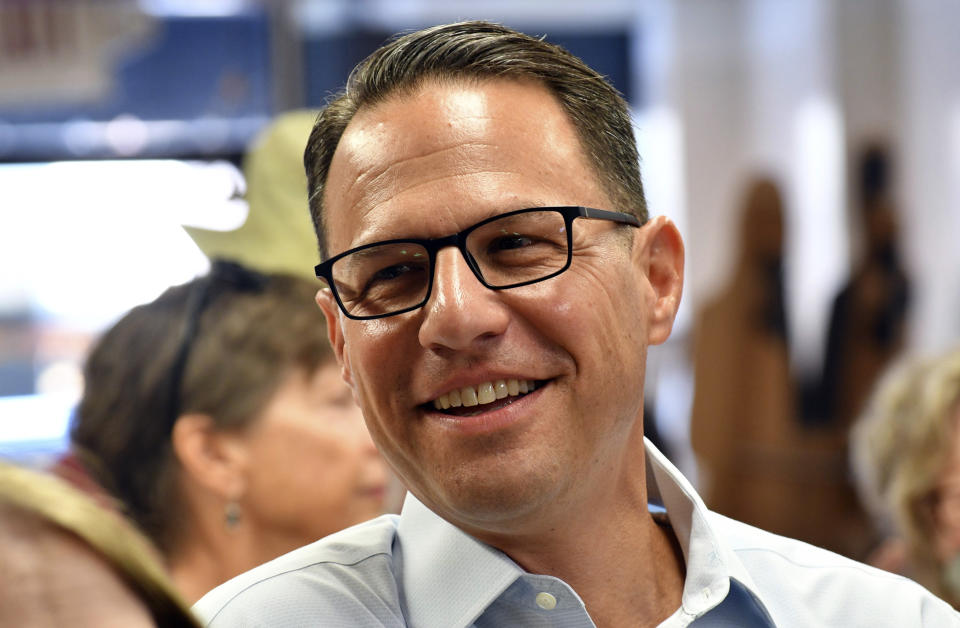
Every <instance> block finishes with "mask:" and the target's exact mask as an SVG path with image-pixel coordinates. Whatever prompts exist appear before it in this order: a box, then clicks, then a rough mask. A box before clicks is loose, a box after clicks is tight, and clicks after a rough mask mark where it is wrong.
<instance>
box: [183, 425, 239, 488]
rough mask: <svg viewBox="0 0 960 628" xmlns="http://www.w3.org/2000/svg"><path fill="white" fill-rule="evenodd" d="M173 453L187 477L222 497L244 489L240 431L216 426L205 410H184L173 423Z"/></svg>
mask: <svg viewBox="0 0 960 628" xmlns="http://www.w3.org/2000/svg"><path fill="white" fill-rule="evenodd" d="M171 442H172V444H173V451H174V454H175V455H176V456H177V459H178V460H179V461H180V465H181V466H182V467H183V469H184V471H185V472H186V473H187V475H188V476H189V477H190V479H191V480H192V481H193V482H194V483H196V484H199V485H200V486H202V487H204V488H205V489H206V490H208V491H210V492H211V493H214V494H216V495H219V496H220V497H222V498H223V499H226V500H237V499H239V498H240V497H241V496H242V495H243V493H244V492H245V491H246V472H247V466H248V455H247V449H246V445H245V444H244V440H243V437H242V434H240V433H236V432H233V431H222V430H217V429H216V425H215V424H214V422H213V419H212V418H211V417H210V416H208V415H206V414H199V413H192V414H184V415H182V416H181V417H180V418H179V419H177V422H176V423H174V425H173V433H172V434H171Z"/></svg>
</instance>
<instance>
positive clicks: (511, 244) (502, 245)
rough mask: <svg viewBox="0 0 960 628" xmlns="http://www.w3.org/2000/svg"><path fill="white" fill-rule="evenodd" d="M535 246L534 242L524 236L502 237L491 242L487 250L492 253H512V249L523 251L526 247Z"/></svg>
mask: <svg viewBox="0 0 960 628" xmlns="http://www.w3.org/2000/svg"><path fill="white" fill-rule="evenodd" d="M531 244H533V240H532V239H531V238H528V237H527V236H523V235H519V234H517V235H510V236H502V237H499V238H496V239H494V240H492V241H491V242H490V244H489V245H488V246H487V250H488V251H490V252H491V253H496V252H497V251H510V250H512V249H522V248H524V247H527V246H530V245H531Z"/></svg>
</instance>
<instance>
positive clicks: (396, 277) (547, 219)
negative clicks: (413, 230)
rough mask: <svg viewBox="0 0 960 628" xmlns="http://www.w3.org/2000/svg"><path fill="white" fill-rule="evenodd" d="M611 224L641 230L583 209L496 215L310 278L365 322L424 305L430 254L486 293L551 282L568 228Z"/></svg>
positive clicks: (626, 220)
mask: <svg viewBox="0 0 960 628" xmlns="http://www.w3.org/2000/svg"><path fill="white" fill-rule="evenodd" d="M576 218H591V219H597V220H610V221H613V222H616V223H620V224H624V225H630V226H633V227H641V226H643V223H641V222H640V220H639V219H637V217H636V216H631V215H630V214H624V213H621V212H612V211H607V210H604V209H593V208H590V207H578V206H570V207H532V208H529V209H518V210H515V211H510V212H506V213H504V214H499V215H497V216H493V217H491V218H487V219H485V220H481V221H480V222H478V223H476V224H475V225H472V226H470V227H467V228H466V229H464V230H463V231H461V232H459V233H454V234H451V235H448V236H445V237H442V238H426V239H424V238H400V239H396V240H383V241H381V242H371V243H370V244H364V245H363V246H358V247H356V248H353V249H350V250H349V251H344V252H343V253H340V254H339V255H335V256H334V257H331V258H330V259H328V260H327V261H325V262H323V263H321V264H317V265H316V266H315V267H314V271H315V272H316V274H317V277H319V278H321V279H323V280H324V281H326V282H327V285H329V286H330V290H331V292H333V296H334V298H335V299H336V301H337V304H338V305H339V306H340V309H341V310H342V311H343V313H344V314H346V315H347V317H348V318H352V319H355V320H369V319H374V318H383V317H385V316H394V315H396V314H403V313H404V312H409V311H411V310H415V309H417V308H420V307H423V305H424V304H425V303H426V302H427V300H428V299H429V298H430V291H431V289H432V288H433V275H434V272H433V268H434V265H435V262H436V258H437V251H439V250H440V249H442V248H446V247H448V246H455V247H457V248H458V249H460V253H461V254H463V257H464V259H465V260H466V261H467V265H468V266H469V267H470V270H472V271H473V274H474V275H476V277H477V279H478V280H479V281H480V283H482V284H483V285H484V286H486V287H487V288H490V289H491V290H506V289H509V288H518V287H520V286H526V285H529V284H532V283H536V282H538V281H543V280H545V279H550V278H551V277H556V276H557V275H559V274H560V273H562V272H563V271H565V270H567V269H568V268H569V267H570V261H571V259H572V257H573V253H572V249H573V234H572V231H573V229H572V227H573V221H574V220H575V219H576Z"/></svg>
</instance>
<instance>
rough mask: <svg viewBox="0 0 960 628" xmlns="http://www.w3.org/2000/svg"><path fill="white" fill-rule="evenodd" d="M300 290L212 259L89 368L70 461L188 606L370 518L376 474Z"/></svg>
mask: <svg viewBox="0 0 960 628" xmlns="http://www.w3.org/2000/svg"><path fill="white" fill-rule="evenodd" d="M315 292H316V286H315V285H314V284H313V283H311V282H309V281H307V280H305V279H300V278H297V277H293V276H289V275H283V274H279V273H274V274H261V273H258V272H254V271H252V270H250V269H248V268H246V267H245V266H242V265H240V264H236V263H232V262H222V261H218V262H215V263H214V264H213V267H212V270H211V271H210V273H209V274H208V275H206V276H203V277H200V278H197V279H195V280H193V281H191V282H188V283H186V284H184V285H181V286H176V287H173V288H170V289H168V290H167V291H166V292H165V293H164V294H162V295H161V296H160V297H158V298H157V299H156V300H155V301H153V302H152V303H149V304H146V305H142V306H139V307H137V308H134V309H133V310H132V311H131V312H130V313H128V314H127V315H126V316H124V317H123V318H122V319H121V320H120V321H119V322H118V323H117V324H116V325H115V326H114V327H113V328H111V329H110V330H109V331H108V332H107V333H106V334H105V335H104V336H103V337H102V338H101V339H100V340H99V342H98V343H97V344H96V346H95V347H94V349H93V351H92V353H91V355H90V356H89V359H88V361H87V364H86V369H85V390H84V395H83V399H82V401H81V403H80V406H79V409H78V412H77V415H76V417H75V420H74V423H73V424H72V426H71V431H70V437H71V443H72V446H73V450H74V454H75V456H76V458H77V459H78V460H79V461H80V462H81V464H82V465H83V466H84V468H85V469H86V470H87V471H88V472H89V473H90V474H91V475H92V476H93V478H94V479H95V480H96V481H97V482H98V483H99V484H100V485H101V486H102V487H103V488H105V489H106V490H107V491H108V492H109V493H110V494H111V495H113V496H114V497H116V498H117V500H118V501H119V503H120V505H121V508H122V509H123V511H124V512H126V513H127V514H128V515H129V516H130V517H132V519H133V520H134V521H135V522H136V523H137V524H138V525H139V526H140V528H141V529H142V530H143V531H145V532H146V533H147V535H148V536H149V537H150V538H151V539H152V540H153V541H154V542H155V543H156V544H157V546H158V547H159V548H160V550H161V552H162V554H163V556H164V558H165V560H166V563H167V567H168V568H169V571H170V574H171V575H172V578H173V580H174V582H175V583H176V584H177V586H178V587H179V588H180V590H181V592H182V593H183V595H184V596H185V597H186V599H187V600H188V601H191V602H192V601H194V600H196V599H198V598H199V597H200V596H201V595H202V594H203V593H205V592H206V591H207V590H209V589H211V588H212V587H214V586H215V585H217V584H219V583H221V582H223V581H225V580H227V579H228V578H230V577H232V576H234V575H236V574H238V573H240V572H242V571H245V570H247V569H249V568H251V567H253V566H255V565H257V564H260V563H262V562H265V561H267V560H270V559H271V558H274V557H276V556H279V555H280V554H283V553H285V552H287V551H289V550H292V549H294V548H296V547H299V546H301V545H304V544H306V543H309V542H311V541H314V540H316V539H318V538H320V537H323V536H325V535H327V534H330V533H332V532H335V531H337V530H340V529H341V528H344V527H347V526H349V525H351V524H354V523H358V522H360V521H363V520H366V519H369V518H371V517H373V516H376V515H379V514H381V512H382V511H383V509H384V499H385V492H386V488H387V475H386V469H385V466H384V464H383V463H382V461H381V459H380V457H379V455H378V454H377V452H376V449H375V448H374V446H373V443H372V442H371V439H370V437H369V435H368V433H367V431H366V427H365V426H364V424H363V418H362V416H361V413H360V410H359V409H358V408H357V406H356V405H355V404H354V402H353V398H352V394H351V392H350V389H349V388H348V387H347V386H346V384H345V383H344V382H343V381H342V379H341V377H340V371H339V368H338V367H337V364H336V360H335V358H334V354H333V351H332V349H331V347H330V345H329V342H328V341H327V338H326V326H325V324H324V319H323V315H322V314H321V313H320V312H319V311H318V309H317V308H316V305H315V304H314V301H313V297H314V293H315Z"/></svg>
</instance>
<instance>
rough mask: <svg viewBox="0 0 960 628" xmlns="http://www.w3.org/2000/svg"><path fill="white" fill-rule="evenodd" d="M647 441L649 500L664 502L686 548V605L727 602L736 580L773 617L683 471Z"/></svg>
mask: <svg viewBox="0 0 960 628" xmlns="http://www.w3.org/2000/svg"><path fill="white" fill-rule="evenodd" d="M645 445H646V454H647V456H646V463H647V499H648V500H650V501H658V500H659V501H660V502H661V503H662V504H663V506H664V507H665V508H666V510H667V516H668V517H669V519H670V525H671V527H672V528H673V533H674V535H675V536H676V538H677V542H678V543H679V545H680V548H681V550H682V552H683V559H684V563H685V564H686V568H687V575H686V579H685V581H684V584H683V595H682V598H681V605H682V607H681V609H680V610H679V611H678V612H680V613H684V614H687V615H692V616H694V617H699V616H701V615H703V614H704V613H706V612H707V611H709V610H710V609H712V608H714V607H715V606H717V605H718V604H719V603H720V602H722V601H723V600H724V599H725V598H726V597H727V594H728V593H729V591H730V580H731V579H734V580H737V581H738V582H739V583H740V584H741V585H742V586H743V588H744V589H745V590H746V592H747V593H748V594H749V595H750V596H751V597H752V598H753V602H755V603H756V605H757V607H758V612H759V614H760V615H761V616H764V615H766V616H769V613H768V611H767V610H766V605H764V603H763V600H762V598H761V596H760V593H759V589H758V588H757V586H756V584H755V583H754V581H753V578H751V577H750V574H749V572H748V571H747V569H746V567H744V565H743V563H742V562H741V561H740V559H739V558H737V556H736V554H735V553H734V552H733V549H732V548H731V547H730V546H729V544H727V543H726V542H725V541H724V539H722V538H720V537H718V536H717V535H716V533H715V529H714V527H713V526H712V525H711V523H710V519H711V518H712V517H715V516H716V515H713V514H711V513H710V512H709V511H708V510H707V507H706V505H705V504H704V503H703V500H702V499H701V498H700V496H699V495H698V494H697V492H696V491H695V490H694V488H693V486H692V485H691V484H690V482H689V481H687V479H686V478H685V477H683V475H682V474H681V473H680V471H679V470H678V469H677V468H676V467H675V466H673V464H672V463H671V462H670V461H669V460H667V458H666V456H664V455H663V454H662V453H661V452H660V451H659V450H658V449H657V448H656V447H655V446H654V445H653V444H652V443H650V441H646V442H645Z"/></svg>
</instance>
